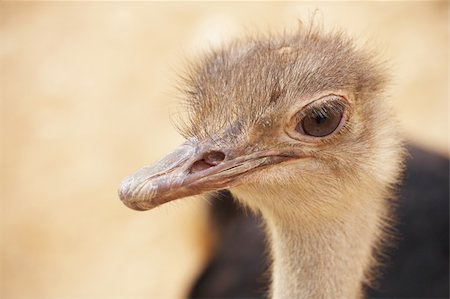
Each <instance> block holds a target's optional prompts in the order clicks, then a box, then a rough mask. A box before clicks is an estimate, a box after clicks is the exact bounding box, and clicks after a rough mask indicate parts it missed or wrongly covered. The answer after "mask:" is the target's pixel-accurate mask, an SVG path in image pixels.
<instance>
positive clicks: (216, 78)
mask: <svg viewBox="0 0 450 299" xmlns="http://www.w3.org/2000/svg"><path fill="white" fill-rule="evenodd" d="M184 79H185V80H184V81H185V82H184V84H183V86H182V90H183V91H184V97H185V99H186V102H187V105H186V106H187V107H188V112H189V113H188V115H189V117H188V119H187V121H186V122H185V123H184V124H183V126H182V128H181V129H182V133H183V134H184V136H185V137H186V142H185V143H184V144H182V145H181V146H180V147H179V148H177V149H176V150H175V151H174V152H172V153H171V154H169V155H168V156H167V157H165V158H163V159H162V160H160V161H159V162H156V163H155V164H153V165H151V166H148V167H144V168H142V169H140V170H138V171H137V172H135V173H134V174H132V175H130V176H129V177H128V178H126V179H125V180H124V181H123V182H122V185H121V187H120V190H119V195H120V198H121V199H122V201H123V202H124V203H125V204H126V205H127V206H129V207H130V208H133V209H136V210H148V209H151V208H154V207H156V206H158V205H161V204H163V203H166V202H168V201H172V200H174V199H178V198H182V197H187V196H193V195H199V194H210V193H214V192H216V191H218V190H221V189H229V190H230V191H231V193H232V194H233V195H234V197H236V198H237V199H238V200H239V201H240V202H242V203H243V204H244V205H246V206H248V207H250V208H252V209H253V210H256V211H258V212H261V214H262V216H263V219H264V220H265V223H266V225H267V228H268V232H269V236H270V243H271V249H272V250H271V252H272V256H273V271H272V280H273V282H272V292H273V298H358V297H360V296H361V294H362V285H363V283H364V282H369V281H370V278H371V277H370V275H368V273H369V272H368V271H369V270H370V269H371V268H372V267H371V266H372V265H373V264H374V263H373V262H374V261H375V260H376V259H375V258H374V254H373V251H374V249H376V248H377V245H378V244H379V240H381V239H382V238H381V236H383V228H384V226H385V225H386V223H387V222H386V221H385V220H386V219H387V218H388V216H389V211H388V210H389V204H388V203H389V202H388V201H386V199H387V198H389V193H390V190H391V186H392V184H393V183H395V182H396V180H397V178H398V176H399V174H400V169H401V161H402V147H401V140H400V138H399V136H398V135H397V128H396V123H395V121H394V118H393V117H392V114H391V112H390V109H389V107H388V106H387V104H386V103H385V99H384V94H383V89H384V87H385V82H386V77H385V74H384V70H383V68H382V67H380V65H379V64H378V63H377V62H376V60H375V59H374V57H373V56H372V55H371V54H370V53H369V52H365V51H364V50H361V49H358V48H357V47H355V45H354V44H353V43H352V41H351V40H349V39H348V38H346V37H345V36H344V35H342V34H339V33H328V34H327V33H321V32H319V31H316V30H314V29H309V30H299V31H298V32H296V33H294V34H285V35H282V36H266V37H256V38H248V39H245V40H240V41H237V42H234V43H232V44H230V45H228V46H226V47H224V48H222V49H219V50H217V51H214V52H212V53H210V54H209V55H206V56H205V57H203V58H202V59H200V60H199V61H198V62H197V63H196V64H194V65H192V66H191V68H190V69H189V72H187V75H186V76H185V78H184ZM369 274H370V273H369Z"/></svg>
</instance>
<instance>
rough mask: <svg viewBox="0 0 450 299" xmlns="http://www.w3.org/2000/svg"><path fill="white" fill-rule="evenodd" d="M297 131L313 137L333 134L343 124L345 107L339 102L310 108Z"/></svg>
mask: <svg viewBox="0 0 450 299" xmlns="http://www.w3.org/2000/svg"><path fill="white" fill-rule="evenodd" d="M302 114H303V116H302V118H301V119H300V121H299V122H298V123H297V126H296V131H297V132H299V133H301V134H304V135H308V136H313V137H325V136H327V135H330V134H331V133H333V132H334V131H335V130H336V129H337V128H338V127H339V124H340V123H341V120H342V117H343V115H344V106H343V105H342V104H340V103H339V102H334V103H324V104H322V105H321V106H319V107H310V108H308V109H307V110H306V111H305V112H303V113H302Z"/></svg>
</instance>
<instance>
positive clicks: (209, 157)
mask: <svg viewBox="0 0 450 299" xmlns="http://www.w3.org/2000/svg"><path fill="white" fill-rule="evenodd" d="M203 159H204V160H205V162H206V163H208V164H211V165H217V164H219V163H220V162H222V161H223V160H224V159H225V154H224V153H222V152H219V151H212V152H209V153H207V154H206V155H205V156H204V157H203Z"/></svg>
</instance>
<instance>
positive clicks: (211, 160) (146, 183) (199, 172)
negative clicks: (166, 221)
mask: <svg viewBox="0 0 450 299" xmlns="http://www.w3.org/2000/svg"><path fill="white" fill-rule="evenodd" d="M242 152H243V151H242V150H239V149H237V148H234V149H233V148H228V149H223V148H221V149H220V150H219V149H218V148H217V146H216V145H214V144H213V143H192V142H191V143H190V142H186V143H184V144H182V145H181V146H179V147H178V148H177V149H175V150H174V151H173V152H172V153H170V154H169V155H167V156H166V157H164V158H163V159H161V160H160V161H158V162H156V163H154V164H153V165H150V166H146V167H143V168H141V169H139V170H138V171H136V172H135V173H133V174H131V175H129V176H128V177H126V178H125V179H124V180H123V181H122V183H121V185H120V188H119V197H120V199H121V200H122V201H123V203H124V204H125V205H127V206H128V207H130V208H132V209H135V210H140V211H143V210H149V209H152V208H154V207H156V206H158V205H161V204H163V203H166V202H169V201H171V200H174V199H178V198H182V197H186V196H191V195H196V194H200V193H204V192H211V191H216V190H220V189H226V188H230V187H233V186H237V185H239V184H240V183H242V182H243V178H244V177H245V176H246V175H247V174H249V173H252V172H254V171H256V170H260V169H262V168H264V167H267V166H270V165H274V164H278V163H281V162H284V161H287V160H292V159H294V158H296V157H297V156H296V155H295V154H294V153H293V152H292V151H279V150H265V151H257V152H253V153H250V154H238V153H242Z"/></svg>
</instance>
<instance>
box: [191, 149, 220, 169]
mask: <svg viewBox="0 0 450 299" xmlns="http://www.w3.org/2000/svg"><path fill="white" fill-rule="evenodd" d="M224 159H225V154H224V153H222V152H219V151H211V152H208V153H206V154H205V155H203V157H202V158H201V159H199V160H197V161H195V162H194V163H193V164H192V166H191V173H192V172H198V171H202V170H205V169H208V168H211V167H214V166H216V165H218V164H220V163H221V162H222V161H223V160H224Z"/></svg>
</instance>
